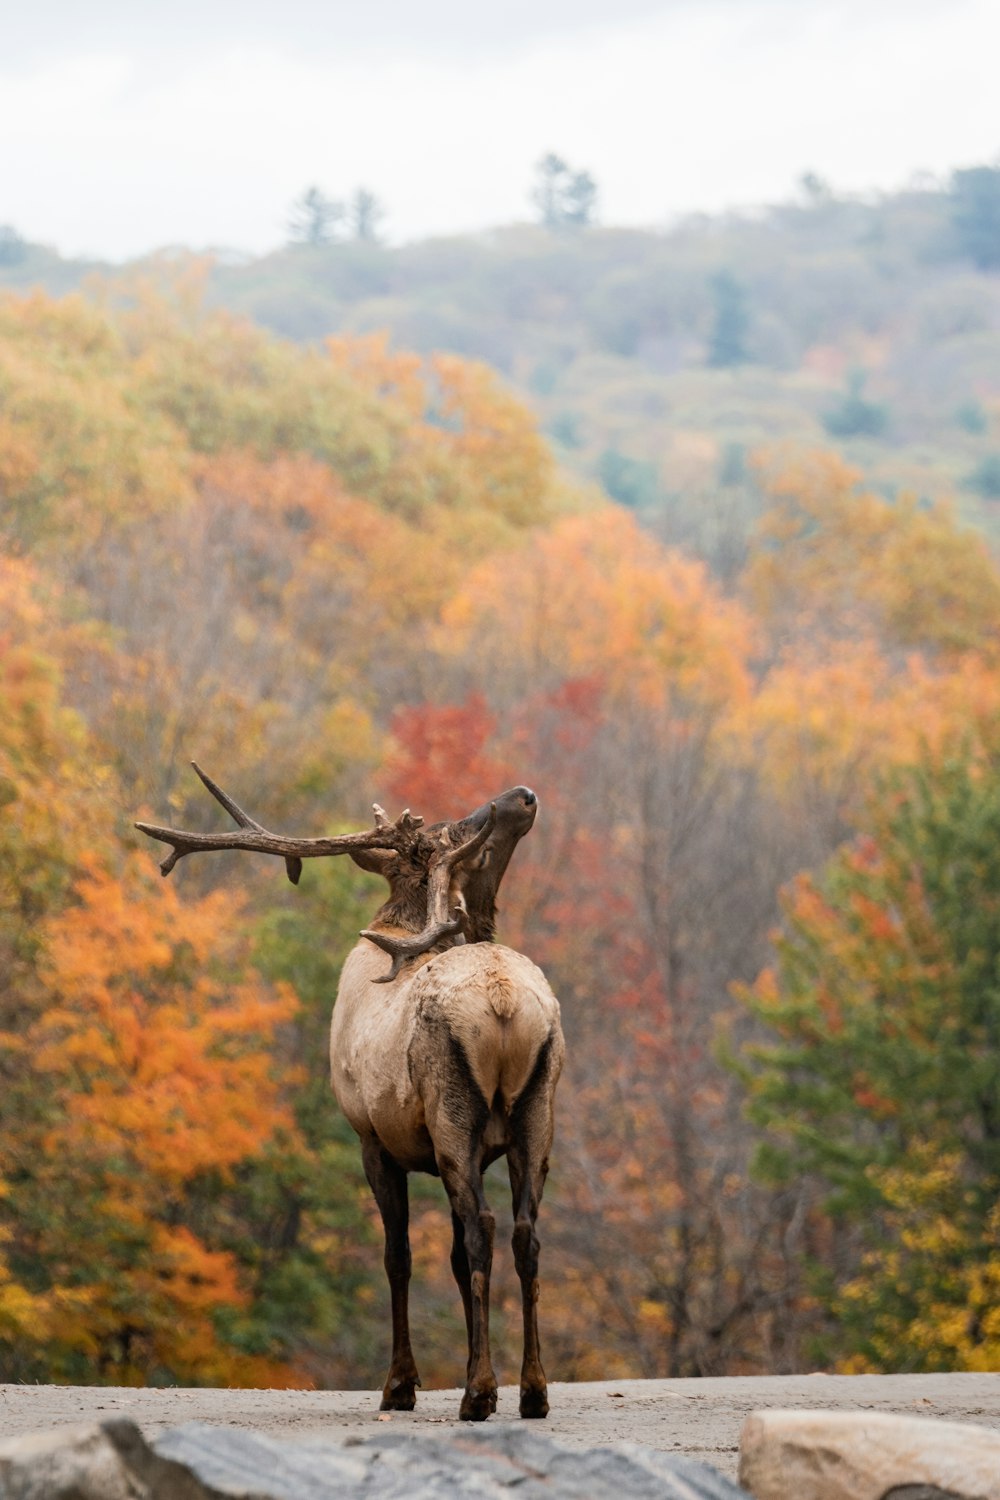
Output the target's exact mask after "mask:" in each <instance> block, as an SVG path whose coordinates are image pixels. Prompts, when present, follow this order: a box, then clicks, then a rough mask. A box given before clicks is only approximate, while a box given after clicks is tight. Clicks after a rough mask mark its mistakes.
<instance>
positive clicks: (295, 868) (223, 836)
mask: <svg viewBox="0 0 1000 1500" xmlns="http://www.w3.org/2000/svg"><path fill="white" fill-rule="evenodd" d="M191 764H192V765H193V766H194V769H195V771H196V772H197V773H198V775H199V776H200V777H201V780H202V781H203V782H204V784H205V786H207V788H208V790H209V791H210V792H211V794H212V796H213V797H214V798H215V800H216V801H217V802H221V803H222V805H223V807H224V808H225V809H226V811H227V812H228V813H229V814H230V815H231V817H232V818H233V819H234V820H235V821H236V822H237V823H238V824H239V825H240V828H241V829H242V830H243V831H242V832H241V833H187V832H185V831H184V830H183V829H181V828H161V827H160V826H159V825H158V824H155V823H136V825H135V826H136V828H138V829H139V830H140V831H141V832H142V833H146V834H148V835H149V837H150V838H152V839H160V840H161V842H162V843H164V844H171V845H172V846H173V853H172V854H168V855H167V857H166V859H164V860H163V861H162V862H161V864H160V873H161V874H162V875H169V874H170V871H171V870H172V869H173V868H174V865H175V864H176V863H177V861H178V860H179V859H183V858H184V856H185V854H201V853H203V852H205V851H207V850H209V849H248V850H250V851H251V852H252V853H254V854H276V855H278V856H280V857H281V858H282V859H284V861H285V867H286V869H287V871H288V878H289V880H290V881H291V882H292V884H293V885H298V883H299V876H300V875H301V874H302V861H303V860H304V859H317V858H319V857H320V856H321V855H325V854H348V853H350V851H351V850H352V849H394V850H396V851H402V850H404V849H409V848H410V847H411V846H412V844H413V842H414V840H415V838H416V833H417V830H418V829H419V828H420V827H421V826H422V824H423V821H424V820H423V818H416V817H413V816H412V815H411V813H410V810H409V808H407V810H406V812H404V813H401V814H400V815H399V817H398V818H397V819H396V821H395V823H393V822H392V821H391V819H390V818H388V817H387V816H386V814H385V813H384V812H383V811H382V809H381V808H380V807H379V806H378V805H377V804H376V806H375V807H374V809H373V811H374V814H375V827H374V828H372V829H370V830H369V831H368V832H367V833H345V834H342V835H341V836H340V837H339V838H329V839H293V838H286V837H285V835H284V834H280V833H269V832H268V830H267V829H266V828H262V827H261V825H260V824H259V823H257V822H255V821H254V819H253V818H251V817H250V815H249V813H245V812H244V811H243V809H242V807H240V806H239V804H238V803H236V802H234V801H233V799H232V797H230V796H228V795H227V793H226V792H224V791H223V790H222V788H221V787H220V786H217V785H216V784H215V782H214V781H213V780H212V778H211V776H206V774H205V772H204V771H203V770H202V769H201V767H200V766H199V765H198V764H197V762H195V761H192V762H191Z"/></svg>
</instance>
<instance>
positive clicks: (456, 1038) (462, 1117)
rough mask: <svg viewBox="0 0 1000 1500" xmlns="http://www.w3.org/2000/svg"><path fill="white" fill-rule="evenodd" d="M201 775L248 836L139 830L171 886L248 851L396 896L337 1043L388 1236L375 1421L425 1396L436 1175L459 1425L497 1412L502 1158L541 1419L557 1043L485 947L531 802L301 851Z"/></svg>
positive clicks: (513, 966) (516, 961)
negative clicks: (420, 1259) (419, 1216)
mask: <svg viewBox="0 0 1000 1500" xmlns="http://www.w3.org/2000/svg"><path fill="white" fill-rule="evenodd" d="M195 771H196V772H197V774H198V775H199V776H200V777H201V780H202V781H203V783H204V784H205V786H206V787H207V788H208V790H209V791H210V792H211V794H212V795H213V797H215V798H216V799H217V800H218V801H219V802H221V803H222V806H223V807H224V808H226V810H227V812H229V813H230V815H231V816H232V817H233V819H234V820H235V821H236V823H237V824H238V825H239V829H240V831H239V832H238V833H227V834H196V833H187V832H185V831H183V830H180V829H175V828H164V827H159V826H157V825H154V824H151V823H137V824H136V827H137V828H139V829H140V830H141V831H142V832H143V833H146V834H148V835H149V836H150V837H152V838H155V839H160V840H162V841H163V842H164V843H167V844H169V845H171V847H172V852H171V853H170V854H168V855H167V856H166V858H165V859H164V860H163V861H162V863H161V865H160V869H161V871H162V873H163V874H164V875H168V874H169V873H170V871H171V870H172V869H173V868H174V866H175V865H176V863H177V861H178V860H179V859H182V858H183V857H184V856H185V855H188V854H193V853H197V852H201V851H206V850H211V849H246V850H251V851H254V852H256V853H262V854H271V855H277V856H279V857H282V858H284V860H285V863H286V868H287V871H288V877H289V879H290V880H291V881H292V882H293V884H297V883H298V880H299V876H300V875H301V873H302V861H303V860H304V859H312V858H317V857H320V856H324V855H334V854H348V855H350V857H351V858H352V859H353V860H354V862H355V863H356V864H358V865H359V866H360V867H361V868H362V869H364V870H368V871H371V872H374V873H376V874H379V875H382V876H383V877H384V878H385V879H386V880H387V881H388V884H389V898H388V900H387V901H386V902H385V903H384V904H383V905H382V906H381V907H380V908H379V910H378V912H377V913H376V915H375V917H374V919H373V921H372V923H371V925H370V927H368V928H366V929H365V930H364V931H363V932H362V933H361V936H360V940H359V942H358V943H357V944H356V946H355V947H354V948H353V949H352V951H351V953H350V954H349V955H348V957H347V960H346V961H345V963H344V967H343V971H342V974H341V979H340V985H339V988H338V991H337V999H336V1004H335V1006H334V1012H333V1025H332V1028H331V1034H330V1061H331V1078H332V1084H333V1090H334V1093H335V1094H336V1097H337V1100H338V1103H339V1104H340V1107H341V1109H342V1110H343V1112H344V1114H345V1115H346V1117H347V1119H348V1121H349V1122H350V1124H351V1125H352V1126H353V1128H354V1130H355V1131H356V1132H357V1134H358V1136H359V1137H360V1140H361V1153H362V1159H363V1162H364V1169H365V1175H366V1177H367V1179H368V1182H369V1184H370V1186H371V1189H372V1192H373V1194H374V1196H375V1200H376V1202H377V1204H378V1208H379V1212H380V1214H381V1217H382V1223H383V1227H384V1230H385V1271H386V1276H387V1278H388V1282H389V1292H390V1299H391V1307H392V1358H391V1362H390V1366H389V1372H388V1374H387V1376H386V1379H385V1385H384V1387H383V1390H382V1401H381V1409H382V1410H383V1411H412V1410H413V1407H414V1405H415V1402H416V1387H417V1386H418V1385H419V1384H420V1380H419V1377H418V1374H417V1367H416V1363H415V1361H414V1357H413V1351H412V1349H411V1346H410V1332H409V1282H410V1245H409V1232H408V1218H409V1208H408V1193H407V1174H408V1173H410V1172H429V1173H431V1174H432V1175H434V1176H439V1177H440V1178H441V1180H442V1182H443V1184H444V1188H445V1191H446V1193H447V1195H448V1201H449V1204H450V1206H451V1219H452V1250H451V1267H452V1271H453V1274H454V1276H455V1280H456V1281H457V1283H458V1287H459V1291H460V1293H461V1296H462V1304H463V1307H464V1310H465V1322H466V1331H467V1334H468V1351H469V1352H468V1363H467V1365H466V1381H465V1391H464V1393H463V1396H462V1402H461V1407H460V1409H459V1416H460V1417H461V1418H462V1420H463V1421H474V1422H477V1421H483V1420H484V1419H485V1418H486V1417H488V1416H489V1415H490V1413H491V1412H493V1411H495V1410H496V1400H497V1383H496V1376H495V1375H494V1372H493V1365H492V1362H491V1359H490V1341H489V1302H490V1271H491V1267H492V1260H493V1239H494V1226H495V1221H494V1217H493V1214H492V1212H491V1210H490V1207H489V1204H488V1203H487V1201H486V1194H485V1191H484V1187H483V1172H484V1171H485V1169H486V1168H487V1167H488V1166H489V1165H490V1163H491V1162H493V1161H496V1160H497V1159H498V1158H499V1157H501V1156H503V1155H506V1157H507V1165H508V1170H509V1175H510V1186H511V1195H512V1200H513V1210H514V1233H513V1251H514V1263H515V1267H516V1269H517V1275H518V1278H519V1281H520V1285H521V1301H522V1309H523V1319H524V1356H523V1361H522V1366H521V1380H520V1413H521V1416H522V1417H545V1416H547V1415H548V1410H549V1406H548V1394H547V1388H546V1381H545V1372H544V1370H543V1369H542V1363H541V1357H540V1353H539V1343H538V1320H537V1303H538V1287H539V1283H538V1253H539V1245H538V1236H537V1233H536V1227H535V1225H536V1218H537V1215H538V1209H539V1204H540V1202H541V1197H542V1188H543V1185H544V1182H545V1177H546V1173H547V1172H548V1156H549V1151H550V1149H551V1145H552V1136H553V1105H554V1094H555V1087H556V1084H557V1082H558V1079H559V1074H560V1071H561V1069H562V1064H563V1056H564V1043H563V1036H562V1030H561V1028H560V1023H559V1003H558V1001H557V1000H556V998H555V996H554V995H553V993H552V991H551V989H550V988H549V986H548V983H547V982H546V979H545V976H544V975H543V974H542V972H541V970H540V969H538V968H536V967H535V965H534V964H533V963H532V962H531V960H530V959H528V958H526V957H525V956H524V954H522V953H517V952H515V951H514V950H512V949H510V948H505V947H502V946H500V945H499V944H496V943H494V942H493V935H494V925H495V920H496V900H497V892H498V889H499V886H500V882H501V880H502V879H503V876H504V873H505V871H506V869H507V865H508V863H509V862H510V858H511V855H512V854H513V852H514V849H515V848H516V846H517V844H518V842H519V840H520V839H521V838H523V837H524V835H525V834H526V833H527V832H528V831H529V829H530V828H531V827H532V824H533V823H534V821H535V815H536V813H537V810H538V800H537V798H536V797H535V794H534V792H532V791H530V790H529V789H528V788H527V787H523V786H519V787H513V788H512V789H511V790H510V791H506V792H504V793H503V794H502V795H501V796H499V797H497V798H496V799H495V800H493V801H492V802H489V803H485V804H484V805H483V806H482V807H479V808H477V809H476V810H475V811H474V812H473V813H470V814H469V815H468V816H467V817H465V818H462V819H459V820H457V821H455V822H444V823H437V824H434V825H433V826H432V827H430V828H426V829H425V828H424V827H423V819H422V818H418V817H414V816H411V814H410V812H409V810H407V811H406V812H404V813H401V814H400V816H399V817H398V818H397V819H396V820H395V822H393V821H391V820H390V819H389V818H388V817H387V815H386V814H385V813H384V812H383V811H382V809H381V808H380V807H379V806H377V805H376V806H375V807H374V809H373V811H374V820H375V821H374V827H373V828H371V829H370V830H368V831H367V832H363V833H352V834H345V835H343V836H342V837H339V838H314V839H296V838H289V837H285V836H283V835H280V834H273V833H269V832H268V831H267V829H265V828H263V827H262V826H261V825H260V824H259V823H256V822H255V821H254V820H253V819H252V818H251V817H249V816H248V814H247V813H245V812H244V811H243V809H242V808H241V807H239V806H238V805H237V804H236V803H235V802H234V801H233V800H232V798H231V797H229V796H228V795H227V794H226V793H225V792H224V791H222V789H221V788H220V787H218V786H217V785H216V784H215V782H214V781H212V780H211V778H210V777H208V776H207V775H206V774H205V773H204V771H202V770H201V769H200V768H199V767H198V766H197V765H195ZM386 955H388V956H389V957H390V958H391V960H392V963H391V966H390V967H389V969H388V971H386V968H385V964H386Z"/></svg>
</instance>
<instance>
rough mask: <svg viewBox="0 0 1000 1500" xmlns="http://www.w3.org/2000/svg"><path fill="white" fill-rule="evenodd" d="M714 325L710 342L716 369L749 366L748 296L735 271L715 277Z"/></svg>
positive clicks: (710, 359) (713, 294)
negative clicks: (747, 339)
mask: <svg viewBox="0 0 1000 1500" xmlns="http://www.w3.org/2000/svg"><path fill="white" fill-rule="evenodd" d="M711 287H712V302H713V306H714V321H713V324H712V331H711V333H710V335H709V340H708V362H709V364H710V365H713V366H714V367H715V368H716V369H725V368H727V367H729V366H731V365H742V364H745V363H746V361H747V360H748V359H749V357H750V356H749V354H748V353H747V346H746V336H747V329H748V327H749V324H750V318H749V314H748V312H747V295H746V291H745V289H744V287H743V285H742V284H741V283H740V282H739V281H737V279H736V277H735V276H734V275H733V274H732V272H731V271H719V272H717V273H716V275H714V276H713V277H712V282H711Z"/></svg>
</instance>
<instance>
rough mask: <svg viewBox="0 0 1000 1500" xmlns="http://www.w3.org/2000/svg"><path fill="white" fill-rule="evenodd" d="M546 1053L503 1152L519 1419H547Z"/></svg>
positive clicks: (549, 1109) (548, 1103) (548, 1132)
mask: <svg viewBox="0 0 1000 1500" xmlns="http://www.w3.org/2000/svg"><path fill="white" fill-rule="evenodd" d="M548 1065H549V1060H548V1049H546V1051H545V1052H543V1053H542V1054H541V1056H540V1057H539V1061H538V1064H537V1066H536V1069H535V1073H534V1075H533V1077H532V1079H531V1081H530V1082H529V1084H528V1086H527V1088H526V1089H525V1091H524V1093H523V1094H522V1095H521V1097H520V1098H519V1099H518V1101H517V1103H516V1105H515V1106H514V1110H513V1112H512V1115H511V1122H510V1132H511V1143H510V1145H509V1147H508V1149H507V1166H508V1169H509V1171H510V1190H511V1197H512V1200H513V1205H514V1235H513V1239H512V1244H513V1247H514V1265H515V1266H516V1268H517V1274H518V1278H519V1280H520V1282H521V1307H522V1310H523V1316H524V1360H523V1363H522V1365H521V1416H522V1417H547V1416H548V1414H549V1400H548V1389H547V1386H546V1382H545V1371H544V1370H543V1369H542V1359H541V1353H540V1350H539V1344H538V1235H537V1234H536V1233H535V1221H536V1220H537V1218H538V1207H539V1204H540V1203H541V1201H542V1189H543V1187H544V1186H545V1178H546V1175H547V1174H548V1170H549V1160H548V1157H549V1151H550V1149H551V1146H552V1091H551V1087H550V1085H549V1078H548Z"/></svg>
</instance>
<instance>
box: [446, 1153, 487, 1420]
mask: <svg viewBox="0 0 1000 1500" xmlns="http://www.w3.org/2000/svg"><path fill="white" fill-rule="evenodd" d="M438 1167H439V1170H440V1172H441V1180H442V1181H443V1183H444V1186H445V1191H446V1192H447V1194H448V1199H449V1202H450V1203H451V1211H452V1218H453V1224H454V1225H455V1243H454V1248H453V1250H452V1268H453V1270H454V1271H455V1279H456V1280H457V1281H458V1284H459V1289H460V1290H461V1292H462V1301H463V1303H464V1304H465V1307H466V1323H467V1326H468V1329H469V1362H468V1365H467V1366H466V1377H465V1394H464V1395H463V1397H462V1404H461V1406H460V1407H459V1412H458V1415H459V1416H460V1418H461V1419H462V1421H463V1422H482V1421H485V1419H486V1418H487V1417H488V1416H489V1415H490V1414H491V1412H494V1411H496V1409H497V1379H496V1376H495V1374H494V1373H493V1364H492V1362H491V1360H490V1272H491V1270H492V1268H493V1232H494V1228H495V1220H494V1218H493V1214H492V1213H491V1211H490V1206H489V1204H488V1203H487V1202H486V1195H485V1193H484V1191H483V1174H482V1169H481V1168H480V1165H479V1149H478V1144H477V1145H476V1146H475V1148H474V1150H473V1153H471V1154H470V1156H469V1157H468V1158H467V1159H466V1162H465V1164H464V1165H463V1166H461V1167H460V1166H458V1165H457V1164H456V1163H455V1162H453V1161H449V1160H448V1159H447V1158H442V1157H439V1158H438ZM459 1227H460V1228H461V1243H460V1242H459V1238H458V1231H459ZM460 1253H461V1254H463V1255H464V1258H465V1262H466V1265H465V1267H464V1268H463V1267H462V1265H461V1262H460V1261H459V1254H460ZM456 1263H457V1264H456ZM466 1275H467V1276H468V1292H466V1284H465V1276H466Z"/></svg>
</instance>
